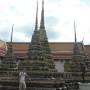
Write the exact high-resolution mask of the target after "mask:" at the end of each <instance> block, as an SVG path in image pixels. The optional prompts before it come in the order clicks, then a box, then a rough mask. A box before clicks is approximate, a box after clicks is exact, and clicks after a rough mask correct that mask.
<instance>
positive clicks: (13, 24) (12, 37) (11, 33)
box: [11, 24, 14, 43]
mask: <svg viewBox="0 0 90 90" xmlns="http://www.w3.org/2000/svg"><path fill="white" fill-rule="evenodd" d="M13 26H14V24H13V25H12V32H11V43H12V39H13Z"/></svg>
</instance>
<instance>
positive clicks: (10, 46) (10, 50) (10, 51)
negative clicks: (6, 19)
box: [8, 24, 14, 54]
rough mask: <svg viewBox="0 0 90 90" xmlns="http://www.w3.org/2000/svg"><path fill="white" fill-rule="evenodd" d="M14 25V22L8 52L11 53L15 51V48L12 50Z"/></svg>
mask: <svg viewBox="0 0 90 90" xmlns="http://www.w3.org/2000/svg"><path fill="white" fill-rule="evenodd" d="M13 26H14V24H13V25H12V31H11V40H10V44H9V48H8V53H10V54H12V53H13V50H12V39H13Z"/></svg>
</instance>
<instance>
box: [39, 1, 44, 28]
mask: <svg viewBox="0 0 90 90" xmlns="http://www.w3.org/2000/svg"><path fill="white" fill-rule="evenodd" d="M40 29H45V25H44V0H42V12H41V23H40Z"/></svg>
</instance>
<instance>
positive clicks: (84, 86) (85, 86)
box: [79, 83, 90, 90]
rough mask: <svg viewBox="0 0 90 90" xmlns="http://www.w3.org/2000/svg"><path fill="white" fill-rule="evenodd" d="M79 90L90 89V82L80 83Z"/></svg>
mask: <svg viewBox="0 0 90 90" xmlns="http://www.w3.org/2000/svg"><path fill="white" fill-rule="evenodd" d="M79 90H90V83H79Z"/></svg>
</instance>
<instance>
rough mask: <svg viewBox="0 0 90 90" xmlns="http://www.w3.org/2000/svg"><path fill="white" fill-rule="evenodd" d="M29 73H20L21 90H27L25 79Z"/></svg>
mask: <svg viewBox="0 0 90 90" xmlns="http://www.w3.org/2000/svg"><path fill="white" fill-rule="evenodd" d="M26 76H27V73H26V72H25V71H24V70H23V71H21V72H20V73H19V78H20V79H19V90H26V83H25V77H26Z"/></svg>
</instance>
